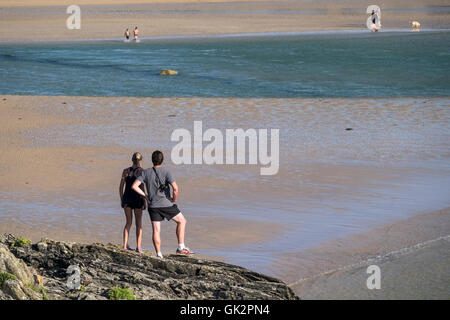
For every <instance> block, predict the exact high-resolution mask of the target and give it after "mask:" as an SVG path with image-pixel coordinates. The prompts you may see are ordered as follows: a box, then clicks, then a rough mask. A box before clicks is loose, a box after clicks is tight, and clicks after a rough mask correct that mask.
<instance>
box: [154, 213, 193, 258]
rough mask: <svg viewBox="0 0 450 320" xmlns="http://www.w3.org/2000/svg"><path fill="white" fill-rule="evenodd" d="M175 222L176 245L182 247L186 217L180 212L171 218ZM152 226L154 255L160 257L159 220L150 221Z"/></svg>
mask: <svg viewBox="0 0 450 320" xmlns="http://www.w3.org/2000/svg"><path fill="white" fill-rule="evenodd" d="M172 220H173V221H175V222H176V224H177V229H176V234H177V239H178V246H180V245H182V246H183V248H184V234H185V232H186V223H187V221H186V218H185V217H184V216H183V214H182V213H181V212H180V213H179V214H177V215H176V216H175V217H173V218H172ZM152 226H153V245H154V246H155V251H156V256H159V257H162V254H161V222H160V221H152Z"/></svg>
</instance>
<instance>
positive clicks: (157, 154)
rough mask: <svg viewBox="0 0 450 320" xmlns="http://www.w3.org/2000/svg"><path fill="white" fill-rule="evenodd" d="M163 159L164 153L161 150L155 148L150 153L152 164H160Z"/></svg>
mask: <svg viewBox="0 0 450 320" xmlns="http://www.w3.org/2000/svg"><path fill="white" fill-rule="evenodd" d="M163 161H164V155H163V153H162V152H161V151H159V150H156V151H154V152H153V153H152V162H153V165H154V166H160V165H161V164H162V163H163Z"/></svg>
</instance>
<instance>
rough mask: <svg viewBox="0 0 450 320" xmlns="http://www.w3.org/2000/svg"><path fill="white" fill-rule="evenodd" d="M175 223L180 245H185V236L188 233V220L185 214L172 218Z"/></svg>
mask: <svg viewBox="0 0 450 320" xmlns="http://www.w3.org/2000/svg"><path fill="white" fill-rule="evenodd" d="M172 220H173V221H175V222H176V223H177V230H176V233H177V238H178V244H184V234H185V232H186V223H187V221H186V218H185V217H184V216H183V214H182V213H181V212H180V213H179V214H177V215H176V216H175V217H173V218H172Z"/></svg>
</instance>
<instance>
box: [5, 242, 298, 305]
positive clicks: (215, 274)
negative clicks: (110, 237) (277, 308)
mask: <svg viewBox="0 0 450 320" xmlns="http://www.w3.org/2000/svg"><path fill="white" fill-rule="evenodd" d="M15 239H16V238H15V237H14V236H12V235H3V236H0V274H3V275H9V276H4V277H5V280H4V281H3V283H2V284H1V287H0V289H1V290H0V299H108V297H109V295H108V293H110V290H111V289H112V288H126V289H129V292H131V293H132V294H133V295H134V296H135V297H136V299H233V300H234V299H298V297H297V296H296V295H295V294H294V293H293V291H292V290H291V289H290V288H289V287H288V286H287V285H286V284H285V283H283V282H282V281H280V280H277V279H274V278H272V277H269V276H265V275H262V274H259V273H255V272H252V271H250V270H247V269H245V268H242V267H238V266H235V265H230V264H226V263H222V262H217V261H210V260H203V259H197V258H194V257H187V256H181V255H168V256H165V257H164V259H159V258H156V257H154V256H153V255H151V254H149V253H144V254H139V253H137V252H132V251H123V250H121V249H120V247H119V246H117V245H113V244H108V245H104V244H99V243H95V244H80V243H70V242H57V241H52V240H48V239H43V240H41V241H40V242H38V243H35V244H25V245H23V246H15V245H14V243H15V241H16V240H15ZM70 266H73V267H71V268H70V269H69V267H70ZM74 268H75V269H77V268H78V270H79V271H80V273H79V276H78V274H76V272H75V273H67V271H68V269H69V270H72V269H74ZM74 276H78V278H79V281H78V282H77V281H76V279H75V281H71V280H73V278H74ZM70 277H71V279H69V278H70ZM68 280H69V285H68ZM71 284H72V285H71ZM74 284H75V285H74Z"/></svg>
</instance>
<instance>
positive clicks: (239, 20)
mask: <svg viewBox="0 0 450 320" xmlns="http://www.w3.org/2000/svg"><path fill="white" fill-rule="evenodd" d="M25 3H26V5H25ZM86 3H90V4H86ZM71 4H73V3H72V2H71V1H49V0H47V1H31V2H30V1H26V2H25V1H2V2H1V3H0V40H1V41H28V40H33V41H35V40H74V39H120V38H122V35H123V33H124V30H125V28H130V29H131V28H134V26H139V29H140V36H141V37H142V38H151V37H161V36H174V35H218V34H239V33H264V32H295V31H308V30H366V26H365V20H366V13H365V9H366V7H367V6H368V5H369V4H370V3H361V2H360V1H355V0H345V1H339V2H338V3H336V2H335V1H328V0H327V1H324V0H322V1H239V2H233V1H223V2H222V1H220V2H219V1H212V2H209V1H208V2H206V1H178V0H174V1H171V0H169V1H159V0H157V1H145V0H139V1H136V4H127V5H124V4H120V3H119V1H113V0H105V1H102V0H97V1H93V2H92V1H80V2H78V4H79V5H80V6H81V10H82V24H81V29H80V30H68V29H67V28H66V19H67V17H68V15H67V14H66V13H65V11H66V7H67V6H68V5H71ZM446 5H448V3H447V2H446V1H441V0H432V1H423V0H411V1H406V0H393V1H389V2H387V3H385V4H383V5H382V23H383V27H384V28H385V29H404V30H407V29H410V21H412V20H418V21H420V22H421V25H422V28H423V29H447V28H450V22H449V21H450V20H449V11H448V10H443V9H442V8H444V9H445V6H446Z"/></svg>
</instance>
